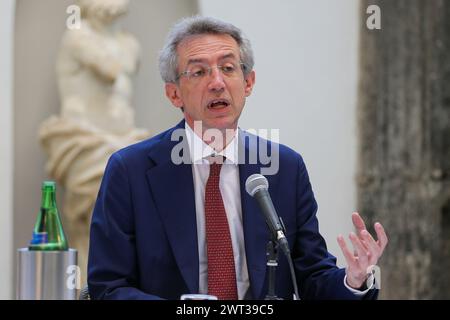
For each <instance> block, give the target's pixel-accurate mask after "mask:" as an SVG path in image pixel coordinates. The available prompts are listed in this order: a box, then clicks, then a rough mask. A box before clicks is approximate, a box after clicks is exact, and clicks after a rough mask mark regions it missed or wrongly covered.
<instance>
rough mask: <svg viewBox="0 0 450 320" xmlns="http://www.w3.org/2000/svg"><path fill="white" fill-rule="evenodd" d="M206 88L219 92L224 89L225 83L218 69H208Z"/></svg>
mask: <svg viewBox="0 0 450 320" xmlns="http://www.w3.org/2000/svg"><path fill="white" fill-rule="evenodd" d="M208 88H209V90H212V91H221V90H223V89H224V88H225V82H224V80H223V74H222V72H221V71H220V68H211V69H210V75H209V83H208Z"/></svg>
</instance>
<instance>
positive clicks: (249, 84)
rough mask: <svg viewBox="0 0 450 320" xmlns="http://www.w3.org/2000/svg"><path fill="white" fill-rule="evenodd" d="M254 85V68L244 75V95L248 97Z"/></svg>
mask: <svg viewBox="0 0 450 320" xmlns="http://www.w3.org/2000/svg"><path fill="white" fill-rule="evenodd" d="M254 85H255V70H252V71H251V72H250V73H249V74H248V75H247V76H246V77H245V96H246V97H248V96H249V95H250V94H251V93H252V90H253V86H254Z"/></svg>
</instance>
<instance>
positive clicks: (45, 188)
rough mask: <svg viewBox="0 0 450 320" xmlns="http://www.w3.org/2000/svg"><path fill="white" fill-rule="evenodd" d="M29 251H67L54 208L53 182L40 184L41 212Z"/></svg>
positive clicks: (54, 190)
mask: <svg viewBox="0 0 450 320" xmlns="http://www.w3.org/2000/svg"><path fill="white" fill-rule="evenodd" d="M28 249H30V250H46V251H51V250H68V244H67V239H66V235H65V234H64V229H63V227H62V223H61V217H60V216H59V212H58V208H57V207H56V184H55V182H54V181H44V182H43V183H42V200H41V211H40V213H39V216H38V218H37V220H36V224H35V226H34V230H33V238H32V239H31V242H30V245H29V247H28Z"/></svg>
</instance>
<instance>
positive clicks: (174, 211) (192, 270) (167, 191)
mask: <svg viewBox="0 0 450 320" xmlns="http://www.w3.org/2000/svg"><path fill="white" fill-rule="evenodd" d="M177 128H178V129H179V128H181V129H183V130H184V121H182V122H181V123H180V124H178V125H177V127H175V129H177ZM171 132H172V131H169V132H168V134H167V135H166V137H164V138H163V141H161V143H160V146H158V148H154V150H153V152H152V153H151V154H149V157H150V158H151V160H152V161H154V162H155V164H156V165H155V166H154V167H153V168H151V169H150V170H149V171H148V172H147V180H148V183H149V186H150V189H151V194H152V195H153V200H154V202H155V206H156V208H157V211H158V213H159V215H160V217H161V220H162V222H163V225H164V228H165V231H166V234H167V238H168V241H169V243H170V245H171V247H172V251H173V255H174V257H175V260H176V262H177V265H178V267H179V269H180V272H181V274H182V276H183V278H184V280H185V282H186V285H187V287H188V288H189V290H190V292H191V293H197V292H198V288H199V283H198V281H199V257H198V239H197V224H196V213H195V195H194V186H193V177H192V167H191V165H190V164H180V165H176V164H174V163H173V162H172V161H171V158H170V155H171V151H172V150H173V147H174V146H175V145H176V144H178V143H179V142H178V141H171V140H170V136H171ZM183 143H186V139H185V136H184V137H183ZM183 150H186V151H187V152H188V149H186V148H183Z"/></svg>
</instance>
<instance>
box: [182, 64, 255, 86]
mask: <svg viewBox="0 0 450 320" xmlns="http://www.w3.org/2000/svg"><path fill="white" fill-rule="evenodd" d="M205 65H206V64H205ZM239 66H240V67H241V70H242V72H244V71H245V69H246V65H245V63H243V62H242V61H240V62H239ZM215 67H216V68H217V69H219V70H220V71H221V72H222V74H224V73H223V70H222V68H223V67H224V66H222V65H218V64H217V65H215V66H208V67H207V68H206V69H205V70H207V73H205V75H206V74H208V76H211V73H212V69H213V68H215ZM191 73H192V71H189V70H185V71H183V72H181V73H180V74H178V75H177V77H176V78H175V81H174V82H178V81H179V80H180V78H181V77H182V76H186V78H187V79H188V80H191V77H190V74H191ZM201 78H202V77H199V79H201Z"/></svg>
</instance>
